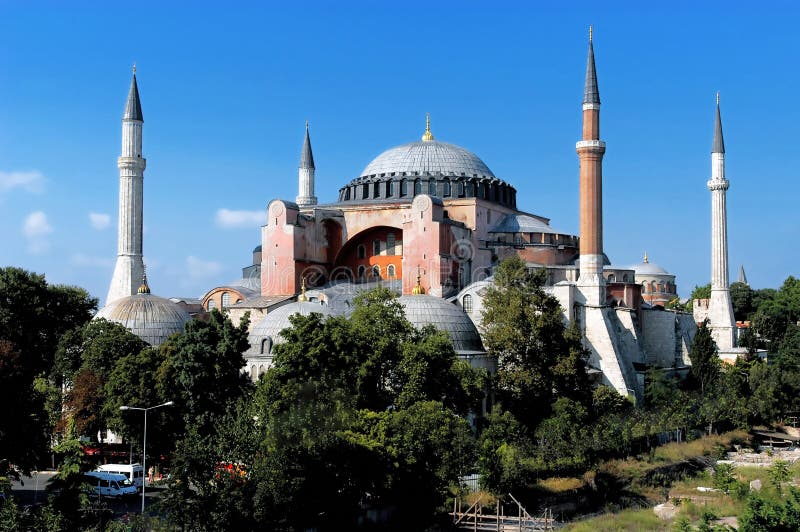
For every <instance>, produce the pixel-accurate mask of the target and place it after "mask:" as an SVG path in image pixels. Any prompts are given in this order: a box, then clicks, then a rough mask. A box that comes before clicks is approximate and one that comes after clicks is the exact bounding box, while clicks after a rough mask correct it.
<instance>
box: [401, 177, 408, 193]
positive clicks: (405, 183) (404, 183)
mask: <svg viewBox="0 0 800 532" xmlns="http://www.w3.org/2000/svg"><path fill="white" fill-rule="evenodd" d="M405 196H408V179H401V180H400V197H401V198H402V197H405Z"/></svg>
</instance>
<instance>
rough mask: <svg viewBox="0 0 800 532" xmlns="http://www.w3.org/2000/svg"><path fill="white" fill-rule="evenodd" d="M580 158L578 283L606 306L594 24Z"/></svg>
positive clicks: (592, 301) (588, 300) (589, 301)
mask: <svg viewBox="0 0 800 532" xmlns="http://www.w3.org/2000/svg"><path fill="white" fill-rule="evenodd" d="M575 148H576V150H577V152H578V158H579V159H580V168H581V169H580V174H581V175H580V233H581V234H580V237H581V245H580V277H579V278H578V286H579V287H580V289H581V293H582V294H583V295H584V297H585V299H586V301H585V303H586V304H587V305H590V306H602V305H604V304H605V301H606V293H605V280H604V278H603V262H604V255H603V154H604V153H605V151H606V143H605V142H603V141H602V140H600V92H599V91H598V89H597V72H596V71H595V66H594V48H593V46H592V28H591V27H589V57H588V59H587V60H586V83H585V85H584V89H583V138H582V140H581V141H580V142H578V143H577V144H576V145H575Z"/></svg>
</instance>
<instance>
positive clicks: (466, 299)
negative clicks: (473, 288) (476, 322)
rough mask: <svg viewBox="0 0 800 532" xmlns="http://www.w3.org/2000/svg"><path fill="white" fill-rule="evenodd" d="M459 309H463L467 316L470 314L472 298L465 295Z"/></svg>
mask: <svg viewBox="0 0 800 532" xmlns="http://www.w3.org/2000/svg"><path fill="white" fill-rule="evenodd" d="M461 307H462V308H463V309H464V312H466V313H467V314H469V313H471V312H472V296H471V295H469V294H467V295H465V296H464V298H463V299H462V300H461Z"/></svg>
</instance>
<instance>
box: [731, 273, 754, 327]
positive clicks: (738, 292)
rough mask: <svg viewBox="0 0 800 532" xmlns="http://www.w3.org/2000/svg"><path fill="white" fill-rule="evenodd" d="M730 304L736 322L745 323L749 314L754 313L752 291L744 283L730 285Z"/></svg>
mask: <svg viewBox="0 0 800 532" xmlns="http://www.w3.org/2000/svg"><path fill="white" fill-rule="evenodd" d="M730 294H731V303H732V304H733V316H734V318H735V319H736V320H737V321H745V320H747V319H749V318H750V314H751V313H753V312H754V311H755V307H754V306H753V289H752V288H750V285H747V284H745V283H738V282H737V283H731V285H730Z"/></svg>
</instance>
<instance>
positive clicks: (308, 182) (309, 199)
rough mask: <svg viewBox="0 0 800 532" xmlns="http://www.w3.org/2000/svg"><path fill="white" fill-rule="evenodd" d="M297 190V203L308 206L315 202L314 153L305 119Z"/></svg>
mask: <svg viewBox="0 0 800 532" xmlns="http://www.w3.org/2000/svg"><path fill="white" fill-rule="evenodd" d="M297 179H298V181H299V183H298V185H299V186H298V192H299V194H298V195H297V199H296V201H297V205H299V206H300V207H310V206H312V205H316V204H317V197H316V196H315V195H314V154H313V153H312V152H311V138H310V137H309V136H308V121H306V138H305V140H304V141H303V152H302V153H301V154H300V168H299V170H298V172H297Z"/></svg>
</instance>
